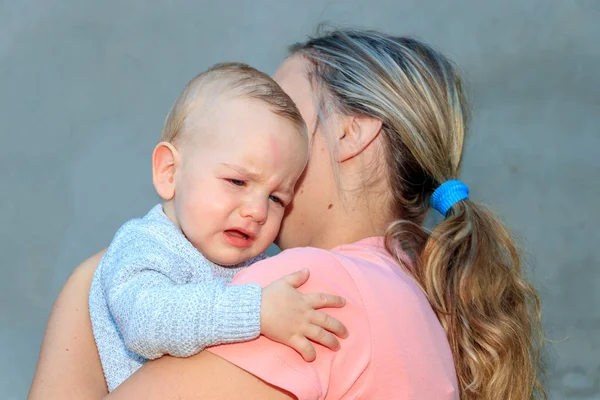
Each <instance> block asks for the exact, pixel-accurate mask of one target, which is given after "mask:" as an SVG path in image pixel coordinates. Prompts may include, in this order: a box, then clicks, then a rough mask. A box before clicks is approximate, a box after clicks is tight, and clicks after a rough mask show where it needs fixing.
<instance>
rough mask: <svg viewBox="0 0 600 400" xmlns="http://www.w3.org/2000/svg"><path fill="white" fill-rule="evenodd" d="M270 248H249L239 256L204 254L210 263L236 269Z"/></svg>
mask: <svg viewBox="0 0 600 400" xmlns="http://www.w3.org/2000/svg"><path fill="white" fill-rule="evenodd" d="M263 247H264V248H263ZM268 247H269V246H266V247H265V246H260V247H258V248H249V249H246V250H244V251H241V252H239V253H238V254H210V255H207V254H204V257H206V258H207V259H208V260H209V261H211V262H213V263H215V264H217V265H220V266H221V267H225V268H236V267H239V266H240V264H243V263H245V262H247V261H250V260H252V259H253V258H255V257H258V256H259V255H261V254H262V253H264V252H265V251H266V250H267V248H268ZM261 249H262V250H261Z"/></svg>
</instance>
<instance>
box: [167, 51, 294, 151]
mask: <svg viewBox="0 0 600 400" xmlns="http://www.w3.org/2000/svg"><path fill="white" fill-rule="evenodd" d="M219 96H228V97H234V98H246V99H253V100H259V101H262V102H263V103H265V104H266V105H267V106H268V107H269V109H270V110H271V111H272V112H273V113H275V114H276V115H279V116H281V117H283V118H285V119H287V120H288V121H290V122H291V123H292V124H293V125H294V126H295V127H296V128H297V129H298V130H299V131H301V132H302V133H303V134H305V132H306V125H305V123H304V120H303V119H302V116H301V115H300V111H298V108H297V107H296V105H295V104H294V102H293V101H292V99H291V98H290V97H289V96H288V95H287V94H286V93H285V92H284V91H283V90H282V89H281V87H279V85H278V84H277V83H276V82H275V81H274V80H273V79H271V77H269V76H268V75H267V74H265V73H263V72H260V71H258V70H257V69H255V68H252V67H250V66H249V65H247V64H243V63H233V62H230V63H221V64H216V65H214V66H212V67H211V68H209V69H208V70H207V71H205V72H203V73H201V74H199V75H197V76H196V77H194V78H193V79H192V80H191V81H190V82H188V84H187V85H186V86H185V88H184V89H183V92H181V94H180V95H179V97H178V98H177V100H175V103H174V104H173V107H172V108H171V111H169V114H168V115H167V118H166V119H165V123H164V126H163V129H162V132H161V135H160V141H161V142H169V143H176V142H178V141H179V140H180V139H181V137H182V136H183V135H184V134H185V133H186V122H187V121H188V117H189V116H190V113H191V112H192V110H193V108H194V106H196V105H197V104H198V101H199V100H214V98H215V97H219Z"/></svg>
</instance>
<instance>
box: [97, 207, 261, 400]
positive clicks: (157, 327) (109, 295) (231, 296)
mask: <svg viewBox="0 0 600 400" xmlns="http://www.w3.org/2000/svg"><path fill="white" fill-rule="evenodd" d="M262 258H264V256H263V255H261V256H259V257H257V258H255V259H253V260H250V261H248V262H245V263H244V264H243V265H238V266H236V267H232V268H225V267H221V266H218V265H216V264H214V263H212V262H210V261H209V260H207V259H206V258H204V257H203V256H202V254H200V252H198V250H196V248H195V247H194V246H193V245H192V244H191V243H190V242H189V241H188V240H187V239H186V238H185V236H184V235H183V234H182V232H181V231H180V230H179V229H178V228H177V227H176V226H175V224H173V223H172V222H171V220H169V218H168V217H167V216H166V215H165V214H164V212H163V210H162V206H161V205H160V204H159V205H157V206H155V207H154V208H152V210H150V212H149V213H148V214H147V215H146V216H145V217H144V218H140V219H133V220H130V221H129V222H127V223H126V224H125V225H123V226H122V227H121V229H119V231H118V232H117V233H116V235H115V237H114V239H113V241H112V243H111V244H110V247H109V248H108V250H107V252H106V254H105V255H104V257H103V258H102V260H101V261H100V264H99V265H98V268H97V270H96V273H95V275H94V279H93V281H92V287H91V289H90V296H89V307H90V316H91V320H92V328H93V331H94V338H95V339H96V345H97V347H98V353H99V354H100V361H101V362H102V369H103V370H104V376H105V378H106V383H107V385H108V389H109V391H112V390H113V389H114V388H116V387H117V386H118V385H119V384H120V383H122V382H123V381H124V380H125V379H127V378H128V377H129V376H130V375H131V374H133V373H134V372H135V371H136V370H137V369H138V368H139V367H141V366H142V364H144V363H145V362H146V361H147V360H148V359H155V358H159V357H161V356H162V355H164V354H171V355H173V356H178V357H187V356H191V355H193V354H196V353H198V352H199V351H201V350H202V349H204V348H205V347H207V346H212V345H216V344H220V343H231V342H240V341H244V340H250V339H253V338H255V337H257V336H258V335H259V334H260V303H261V288H260V286H259V285H253V284H248V285H230V286H228V285H227V284H226V283H227V282H230V281H231V279H232V278H233V276H234V275H235V274H236V273H237V272H239V271H240V270H241V269H242V268H244V267H246V266H248V265H249V264H251V263H252V262H254V261H257V260H258V259H262Z"/></svg>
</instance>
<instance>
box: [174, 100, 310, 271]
mask: <svg viewBox="0 0 600 400" xmlns="http://www.w3.org/2000/svg"><path fill="white" fill-rule="evenodd" d="M192 114H193V111H192ZM193 118H194V117H192V119H191V124H190V125H189V126H190V129H191V130H192V131H191V132H189V133H191V134H190V135H189V136H187V137H186V141H185V142H184V144H183V145H182V146H180V154H181V166H180V168H179V169H178V170H177V172H176V175H175V181H176V182H175V183H176V187H175V199H174V208H175V214H176V218H177V223H178V224H179V226H180V228H181V229H182V231H183V232H184V234H185V235H186V237H187V239H188V240H189V241H190V242H191V243H192V244H193V245H194V246H195V247H196V248H197V249H198V250H199V251H200V252H201V253H202V254H203V255H204V256H205V257H207V258H208V259H210V260H211V261H213V262H215V263H218V264H221V265H234V264H237V263H239V262H241V261H245V260H247V259H250V258H252V257H255V256H256V255H258V254H260V253H261V252H263V251H264V250H265V249H266V248H267V247H268V246H269V245H270V244H271V243H272V242H273V240H274V239H275V237H276V235H277V233H278V231H279V227H280V224H281V220H282V218H283V214H284V210H285V207H286V206H287V205H288V204H289V203H290V202H291V200H292V197H293V195H294V186H295V184H296V181H297V180H298V178H299V177H300V175H301V174H302V171H303V170H304V167H305V166H306V162H307V157H308V139H307V138H306V135H303V134H302V133H300V132H299V131H298V129H297V128H296V127H295V126H294V125H293V124H292V123H291V122H290V121H289V120H287V119H285V118H283V117H281V116H279V115H276V114H274V113H273V112H272V111H271V110H270V109H269V108H268V106H267V105H265V104H263V103H262V102H260V101H257V100H248V99H226V100H219V101H218V104H216V105H215V106H214V107H212V108H211V110H210V111H208V112H206V113H204V115H203V116H200V117H198V118H196V120H194V119H193ZM196 131H197V132H198V134H196ZM188 138H189V141H187V139H188Z"/></svg>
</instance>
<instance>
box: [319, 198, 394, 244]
mask: <svg viewBox="0 0 600 400" xmlns="http://www.w3.org/2000/svg"><path fill="white" fill-rule="evenodd" d="M354 200H355V201H352V199H348V198H346V199H344V200H340V201H339V202H338V203H337V207H334V208H333V209H332V210H331V212H329V213H327V215H326V216H324V218H325V219H324V220H323V221H322V223H321V224H320V225H321V229H319V230H317V231H316V232H313V235H312V236H311V238H310V239H309V241H308V244H307V245H308V246H311V247H318V248H322V249H332V248H334V247H337V246H339V245H342V244H348V243H354V242H357V241H359V240H362V239H365V238H368V237H373V236H383V235H385V231H386V229H387V227H388V226H389V223H390V219H389V218H388V217H387V216H384V215H382V214H383V213H382V211H383V210H384V209H385V208H383V207H381V206H379V205H377V204H376V203H379V201H371V202H369V201H368V200H369V199H368V198H363V199H360V200H359V199H354Z"/></svg>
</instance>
